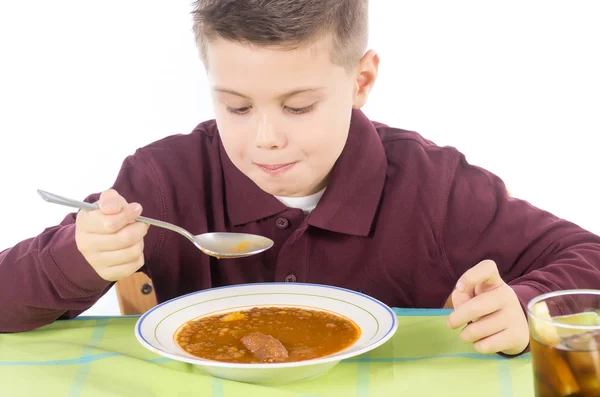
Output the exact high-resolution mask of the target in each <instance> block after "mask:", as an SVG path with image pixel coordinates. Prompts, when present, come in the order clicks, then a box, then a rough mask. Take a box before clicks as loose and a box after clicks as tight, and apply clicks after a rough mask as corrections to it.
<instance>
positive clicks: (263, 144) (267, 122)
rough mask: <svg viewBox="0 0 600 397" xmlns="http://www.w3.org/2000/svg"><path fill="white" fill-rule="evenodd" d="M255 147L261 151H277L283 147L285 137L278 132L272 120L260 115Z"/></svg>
mask: <svg viewBox="0 0 600 397" xmlns="http://www.w3.org/2000/svg"><path fill="white" fill-rule="evenodd" d="M256 146H257V147H259V148H261V149H279V148H282V147H283V146H285V136H284V135H283V134H282V133H280V132H278V128H277V127H276V125H275V123H274V122H273V120H272V118H271V117H269V116H268V115H266V114H262V115H260V118H259V122H258V125H257V131H256Z"/></svg>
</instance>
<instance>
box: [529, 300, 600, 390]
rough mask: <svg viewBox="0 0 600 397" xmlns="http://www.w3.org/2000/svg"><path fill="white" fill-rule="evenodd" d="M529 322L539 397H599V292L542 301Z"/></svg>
mask: <svg viewBox="0 0 600 397" xmlns="http://www.w3.org/2000/svg"><path fill="white" fill-rule="evenodd" d="M527 317H528V321H529V331H530V341H531V358H532V363H533V378H534V379H533V382H534V389H535V397H600V290H566V291H557V292H552V293H548V294H544V295H540V296H538V297H536V298H534V299H532V300H531V302H529V304H528V306H527Z"/></svg>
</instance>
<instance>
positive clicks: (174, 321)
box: [135, 283, 398, 384]
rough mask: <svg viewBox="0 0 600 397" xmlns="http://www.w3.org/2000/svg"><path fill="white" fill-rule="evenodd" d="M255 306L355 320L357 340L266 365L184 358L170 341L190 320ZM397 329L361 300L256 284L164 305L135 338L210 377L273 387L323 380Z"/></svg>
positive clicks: (329, 291)
mask: <svg viewBox="0 0 600 397" xmlns="http://www.w3.org/2000/svg"><path fill="white" fill-rule="evenodd" d="M256 306H288V307H305V308H307V309H313V310H319V309H321V310H325V311H329V312H333V313H337V314H339V315H342V316H345V317H347V318H349V319H351V320H353V321H354V322H355V323H356V325H358V326H359V327H360V329H361V336H360V338H359V339H358V340H357V341H356V342H355V343H354V344H352V345H351V346H349V347H348V348H346V349H344V350H342V351H340V352H338V353H335V354H332V355H329V356H325V357H321V358H316V359H311V360H306V361H298V362H285V363H270V364H267V363H265V364H243V363H226V362H220V361H213V360H205V359H201V358H198V357H195V356H193V355H191V354H189V353H187V352H186V351H185V350H183V349H181V348H180V347H179V346H178V345H177V344H176V342H175V340H174V335H175V332H176V331H177V329H178V328H179V327H180V326H181V325H183V324H184V323H185V322H187V321H189V320H192V319H195V318H198V317H202V316H206V315H209V314H210V315H214V314H220V313H226V312H230V311H234V310H245V309H251V308H253V307H256ZM397 328H398V322H397V319H396V315H395V313H394V311H393V310H392V309H391V308H390V307H388V306H386V305H385V304H383V303H381V302H379V301H378V300H376V299H374V298H371V297H370V296H367V295H365V294H361V293H358V292H354V291H351V290H347V289H343V288H338V287H330V286H325V285H315V284H302V283H293V284H292V283H258V284H242V285H234V286H228V287H221V288H213V289H208V290H204V291H198V292H194V293H191V294H188V295H184V296H181V297H178V298H174V299H171V300H170V301H167V302H164V303H162V304H160V305H158V306H156V307H154V308H152V309H150V310H149V311H148V312H146V313H145V314H144V315H143V316H142V317H140V319H139V320H138V321H137V324H136V327H135V336H136V338H137V339H138V341H139V342H140V343H141V344H142V345H143V346H145V347H146V348H148V349H149V350H151V351H153V352H155V353H158V354H160V355H162V356H165V357H168V358H171V359H173V360H178V361H183V362H186V363H191V364H195V365H197V366H198V367H199V368H200V369H201V370H203V371H204V372H206V373H208V374H210V375H212V376H215V377H218V378H223V379H230V380H236V381H240V382H248V383H260V384H275V383H289V382H295V381H300V380H305V379H310V378H313V377H315V376H318V375H322V374H324V373H325V372H327V371H328V370H330V369H331V368H332V367H334V366H335V365H336V364H337V363H339V362H340V361H341V360H343V359H347V358H350V357H354V356H357V355H360V354H363V353H366V352H368V351H370V350H373V349H375V348H376V347H378V346H380V345H382V344H383V343H384V342H386V341H387V340H389V339H390V338H391V337H392V336H393V335H394V333H395V332H396V329H397Z"/></svg>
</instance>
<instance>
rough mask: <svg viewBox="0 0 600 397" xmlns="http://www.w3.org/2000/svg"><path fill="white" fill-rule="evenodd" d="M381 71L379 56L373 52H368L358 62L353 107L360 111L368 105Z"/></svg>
mask: <svg viewBox="0 0 600 397" xmlns="http://www.w3.org/2000/svg"><path fill="white" fill-rule="evenodd" d="M378 71H379V55H377V53H376V52H375V51H373V50H369V51H367V53H366V54H365V55H363V57H362V58H361V59H360V61H359V62H358V69H357V73H356V90H355V91H354V102H353V104H352V107H354V108H355V109H360V108H361V107H363V106H364V105H365V103H367V99H368V98H369V93H370V92H371V89H372V88H373V86H374V85H375V80H377V72H378Z"/></svg>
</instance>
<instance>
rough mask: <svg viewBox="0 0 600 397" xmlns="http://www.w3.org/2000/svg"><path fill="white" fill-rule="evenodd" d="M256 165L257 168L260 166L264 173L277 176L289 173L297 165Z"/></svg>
mask: <svg viewBox="0 0 600 397" xmlns="http://www.w3.org/2000/svg"><path fill="white" fill-rule="evenodd" d="M254 164H255V165H256V166H258V168H260V169H261V170H263V171H264V172H266V173H268V174H271V175H277V174H281V173H283V172H285V171H288V170H289V169H291V168H292V167H293V166H294V165H295V164H296V163H286V164H257V163H254Z"/></svg>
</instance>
